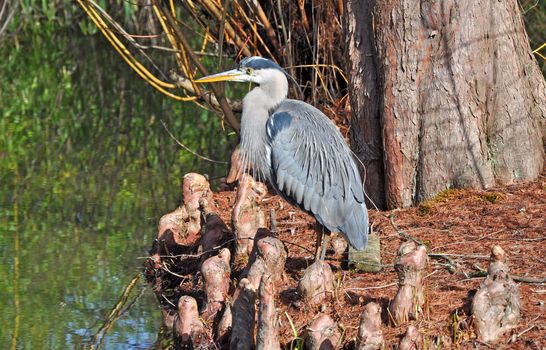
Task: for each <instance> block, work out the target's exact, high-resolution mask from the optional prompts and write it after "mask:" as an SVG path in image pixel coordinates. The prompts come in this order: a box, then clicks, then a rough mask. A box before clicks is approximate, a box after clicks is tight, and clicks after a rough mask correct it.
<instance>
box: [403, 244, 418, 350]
mask: <svg viewBox="0 0 546 350" xmlns="http://www.w3.org/2000/svg"><path fill="white" fill-rule="evenodd" d="M412 243H413V242H412ZM417 349H421V335H420V334H419V330H417V327H415V326H414V325H412V324H410V325H409V326H408V329H407V330H406V334H405V335H404V337H403V338H402V339H401V340H400V345H399V346H398V350H417Z"/></svg>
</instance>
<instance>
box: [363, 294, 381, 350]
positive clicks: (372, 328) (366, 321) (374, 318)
mask: <svg viewBox="0 0 546 350" xmlns="http://www.w3.org/2000/svg"><path fill="white" fill-rule="evenodd" d="M383 345H384V341H383V331H382V330H381V306H379V304H377V303H374V302H371V303H368V304H366V306H364V310H363V311H362V314H361V315H360V326H359V327H358V338H357V345H356V349H357V350H377V349H381V348H382V347H383Z"/></svg>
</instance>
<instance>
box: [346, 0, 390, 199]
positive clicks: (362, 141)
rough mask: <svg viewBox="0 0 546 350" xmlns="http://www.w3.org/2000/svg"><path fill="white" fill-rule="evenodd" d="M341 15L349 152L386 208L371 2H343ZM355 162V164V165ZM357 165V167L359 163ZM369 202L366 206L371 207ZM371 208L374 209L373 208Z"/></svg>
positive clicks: (369, 189)
mask: <svg viewBox="0 0 546 350" xmlns="http://www.w3.org/2000/svg"><path fill="white" fill-rule="evenodd" d="M345 6H346V8H347V11H345V13H346V15H345V16H344V23H343V27H344V32H345V40H346V42H345V45H346V49H345V52H346V53H347V58H348V59H347V64H348V67H347V68H348V69H349V71H350V72H351V74H350V75H349V79H350V80H349V92H350V95H351V109H352V117H351V132H350V135H349V136H350V142H351V149H352V150H353V152H355V155H356V156H357V157H358V159H360V160H361V161H362V163H364V166H365V167H366V169H362V167H360V171H361V174H363V178H364V181H365V183H364V185H365V189H366V193H367V194H368V196H369V197H370V198H371V199H372V201H373V202H374V203H375V205H377V206H378V207H379V208H383V207H385V192H384V187H385V185H384V176H383V151H382V149H383V143H382V141H381V122H380V113H379V107H380V102H381V98H382V93H381V90H380V86H379V80H378V79H379V76H378V73H379V72H378V67H377V54H376V52H375V46H374V41H373V39H374V36H373V19H372V16H371V11H372V9H373V7H374V6H375V0H372V1H353V0H346V1H345ZM357 163H358V162H357ZM359 165H360V164H359ZM369 204H371V203H367V205H368V207H370V205H369ZM372 207H373V206H372Z"/></svg>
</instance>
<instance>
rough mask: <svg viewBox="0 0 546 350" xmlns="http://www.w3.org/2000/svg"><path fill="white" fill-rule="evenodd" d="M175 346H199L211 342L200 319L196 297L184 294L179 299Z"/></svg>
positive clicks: (175, 323) (175, 324)
mask: <svg viewBox="0 0 546 350" xmlns="http://www.w3.org/2000/svg"><path fill="white" fill-rule="evenodd" d="M174 336H175V339H174V340H175V341H174V344H175V348H178V349H180V348H186V347H188V346H190V347H191V346H193V348H199V347H203V346H205V347H206V346H207V345H208V344H210V338H209V337H208V334H207V332H206V330H205V327H204V326H203V324H202V323H201V320H200V319H199V313H198V311H197V302H196V301H195V299H194V298H192V297H190V296H188V295H183V296H182V297H180V300H179V301H178V313H177V316H176V318H175V320H174Z"/></svg>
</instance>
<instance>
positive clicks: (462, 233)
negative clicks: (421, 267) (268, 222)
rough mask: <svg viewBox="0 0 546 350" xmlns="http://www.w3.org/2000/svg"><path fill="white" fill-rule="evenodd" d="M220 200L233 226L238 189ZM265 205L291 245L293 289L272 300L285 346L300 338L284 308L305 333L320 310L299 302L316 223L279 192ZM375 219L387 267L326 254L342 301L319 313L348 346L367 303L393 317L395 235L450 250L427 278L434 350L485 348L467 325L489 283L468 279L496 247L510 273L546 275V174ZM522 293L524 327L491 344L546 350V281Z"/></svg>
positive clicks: (451, 194)
mask: <svg viewBox="0 0 546 350" xmlns="http://www.w3.org/2000/svg"><path fill="white" fill-rule="evenodd" d="M215 199H216V201H217V203H218V204H219V206H220V208H222V209H223V210H221V212H222V213H224V217H223V219H224V220H226V222H229V219H230V218H229V213H230V208H231V207H232V206H233V203H234V193H233V192H220V193H217V194H215ZM263 205H264V208H266V209H267V210H270V209H274V210H275V212H276V214H277V224H278V235H279V238H280V239H281V240H282V241H283V242H284V243H285V244H286V246H287V248H288V259H287V262H286V275H287V276H288V278H289V281H290V283H288V284H287V285H286V286H285V288H284V290H281V291H280V293H279V296H278V298H277V300H276V306H277V308H278V311H279V315H280V318H281V322H282V326H281V329H280V334H281V338H282V339H281V344H287V343H289V342H290V341H291V340H292V339H293V338H294V336H293V332H292V330H291V327H290V324H289V321H288V318H287V317H286V315H285V312H287V313H288V315H290V318H291V319H292V321H293V323H294V326H295V328H296V330H297V332H298V335H300V336H301V335H302V334H303V333H304V331H305V327H306V325H307V324H308V323H309V321H310V320H311V319H312V318H313V316H314V315H315V314H316V313H317V312H319V308H311V307H308V306H306V305H305V304H303V303H301V302H299V301H298V298H297V295H296V292H295V288H296V285H297V280H298V279H299V278H301V276H302V274H303V270H304V269H305V268H306V267H307V266H308V265H309V264H311V263H312V262H313V254H312V253H311V252H313V251H314V242H315V233H314V231H313V225H314V220H313V219H312V218H311V217H310V216H308V215H307V214H305V213H302V212H301V211H299V210H297V209H296V208H294V207H292V206H290V205H289V204H287V203H286V202H284V201H283V200H282V199H281V198H280V197H279V196H268V197H266V199H265V201H264V204H263ZM391 218H392V220H391ZM370 221H371V223H372V224H373V229H374V231H376V232H378V233H379V234H380V239H381V254H382V263H383V264H385V265H386V266H385V267H384V269H383V270H382V271H381V272H379V273H359V272H358V271H352V270H350V269H347V268H342V266H343V265H345V264H344V263H343V262H342V260H343V259H344V257H341V256H332V255H328V256H327V261H328V262H329V263H330V264H331V265H332V267H333V268H334V269H335V273H337V276H338V279H339V289H338V293H337V298H335V300H332V301H331V302H330V303H326V304H325V305H324V306H322V308H323V311H324V312H326V313H328V314H330V315H331V316H332V317H333V318H334V319H335V320H336V321H338V322H340V324H342V325H343V327H344V329H345V337H344V338H345V342H344V344H345V347H346V348H351V347H352V346H351V344H352V343H353V341H354V339H355V337H356V333H357V327H358V324H359V317H360V313H361V311H362V309H363V306H364V305H365V304H366V303H368V302H370V301H376V302H378V303H379V304H380V305H381V306H382V308H383V312H384V314H385V315H384V317H383V321H384V324H385V323H387V321H388V315H386V310H387V306H388V303H389V300H391V299H392V298H393V297H394V295H395V293H396V284H395V282H396V274H395V272H394V269H393V267H392V265H393V263H394V259H395V258H396V252H397V249H398V247H399V246H400V244H401V243H402V242H403V241H404V240H405V238H403V237H401V235H400V234H399V233H398V232H401V233H403V234H405V235H408V236H411V237H413V238H415V239H418V240H421V241H422V242H423V243H424V244H425V245H426V246H427V248H428V250H429V252H430V253H431V254H440V253H445V254H454V255H453V256H449V257H448V259H445V258H441V257H439V256H436V257H434V256H432V258H431V264H430V266H429V273H428V276H427V277H426V299H427V303H426V306H425V309H426V316H425V318H424V319H423V320H420V321H419V322H417V326H418V328H419V331H420V332H421V333H422V334H423V335H424V338H425V342H426V343H428V344H429V347H432V346H431V345H432V344H433V343H436V344H437V343H438V342H441V343H443V344H444V347H447V348H451V347H452V346H453V345H455V344H457V345H459V346H460V347H463V348H467V347H473V348H474V347H478V348H480V347H481V348H487V346H486V345H483V344H479V343H477V342H476V341H475V340H474V334H473V332H472V330H471V328H470V327H469V322H470V317H469V308H470V302H471V299H470V298H471V297H472V295H473V294H474V293H475V291H476V289H477V287H478V286H479V284H480V282H481V281H482V280H483V277H475V278H472V277H471V276H473V275H476V274H477V272H478V273H479V272H480V269H487V266H488V259H489V254H490V249H491V247H492V246H493V245H500V246H501V247H503V248H504V249H505V250H506V252H507V253H508V256H509V266H510V268H511V271H512V274H514V275H517V276H522V277H532V278H536V279H542V280H544V279H546V177H541V178H540V179H539V180H538V181H536V182H533V183H530V184H520V185H513V186H508V187H504V188H495V189H491V190H488V191H476V190H449V191H445V192H443V193H440V194H439V195H438V196H437V197H436V198H434V199H432V200H430V201H428V202H426V203H424V204H422V205H421V206H419V207H418V208H409V209H405V210H393V211H388V212H378V211H373V210H372V211H370ZM397 231H398V232H397ZM299 246H302V247H305V248H307V249H308V250H309V251H306V250H304V249H302V248H300V247H299ZM449 270H451V271H452V272H453V273H451V272H450V271H449ZM467 276H468V277H467ZM520 288H521V294H522V302H523V318H522V321H521V322H520V325H519V326H518V327H517V328H516V329H515V330H514V331H513V332H512V334H508V335H506V336H505V337H504V338H503V339H502V340H501V341H500V342H499V343H498V344H495V346H494V347H495V348H530V349H544V348H546V305H545V304H546V285H545V284H544V283H542V284H531V283H521V284H520ZM533 326H534V327H533ZM530 327H533V328H532V329H529V328H530ZM406 328H407V325H401V326H399V327H394V326H391V325H389V326H385V327H384V329H383V331H384V336H385V341H386V346H387V348H391V347H393V346H395V345H396V344H398V342H399V339H400V337H401V336H402V335H403V334H404V332H405V330H406ZM524 331H526V332H525V333H523V332H524ZM520 333H523V334H521V336H519V337H517V338H516V339H515V342H511V343H510V344H508V342H509V340H510V338H511V336H512V335H518V334H520ZM454 343H455V344H454Z"/></svg>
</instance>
